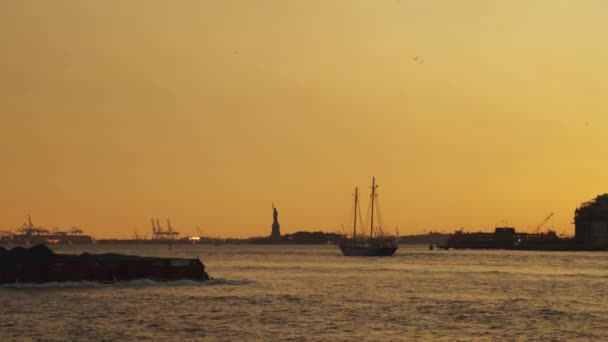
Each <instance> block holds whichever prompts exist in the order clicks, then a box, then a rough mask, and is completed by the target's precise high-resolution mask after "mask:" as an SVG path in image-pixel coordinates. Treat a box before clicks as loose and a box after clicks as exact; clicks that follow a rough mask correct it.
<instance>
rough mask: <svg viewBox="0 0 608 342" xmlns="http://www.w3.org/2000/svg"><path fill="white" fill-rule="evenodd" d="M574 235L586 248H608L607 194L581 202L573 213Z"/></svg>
mask: <svg viewBox="0 0 608 342" xmlns="http://www.w3.org/2000/svg"><path fill="white" fill-rule="evenodd" d="M574 224H575V228H574V235H575V239H576V241H577V242H579V243H582V244H584V245H585V246H586V247H588V248H597V249H608V194H603V195H599V196H597V197H596V198H595V199H594V200H592V201H590V202H586V203H583V204H581V206H580V207H579V208H577V209H576V211H575V213H574Z"/></svg>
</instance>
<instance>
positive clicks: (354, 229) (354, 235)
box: [353, 188, 359, 244]
mask: <svg viewBox="0 0 608 342" xmlns="http://www.w3.org/2000/svg"><path fill="white" fill-rule="evenodd" d="M358 201H359V188H355V219H354V223H353V244H354V243H355V241H356V240H355V237H356V236H357V202H358Z"/></svg>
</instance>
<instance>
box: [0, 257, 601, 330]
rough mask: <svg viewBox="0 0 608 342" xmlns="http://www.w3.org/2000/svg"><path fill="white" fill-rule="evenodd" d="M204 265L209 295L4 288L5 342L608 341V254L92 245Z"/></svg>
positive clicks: (201, 289)
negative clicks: (372, 253) (354, 253)
mask: <svg viewBox="0 0 608 342" xmlns="http://www.w3.org/2000/svg"><path fill="white" fill-rule="evenodd" d="M52 248H53V249H54V250H55V251H56V252H59V253H81V252H84V251H87V252H92V253H102V252H117V253H126V254H136V255H149V256H163V257H167V256H175V257H200V258H201V259H202V260H203V262H204V263H205V265H206V266H207V270H208V272H209V274H210V275H211V276H212V277H214V278H215V279H214V280H212V281H209V282H206V283H195V282H190V281H178V282H173V283H158V282H153V281H146V280H143V281H135V282H129V283H122V284H96V283H83V282H77V283H66V284H45V285H24V284H18V285H4V286H0V317H2V319H1V320H0V340H1V341H10V340H49V341H65V340H79V341H81V340H95V341H99V340H105V341H127V340H152V341H169V340H173V341H177V340H201V341H256V340H259V341H402V340H411V341H414V340H446V341H458V340H462V341H468V340H480V341H493V340H500V341H502V340H507V341H510V340H522V341H525V340H536V341H547V340H563V341H574V340H584V341H588V340H608V267H606V265H607V264H608V253H604V252H523V251H496V250H493V251H481V250H480V251H468V250H457V251H453V250H451V251H438V250H434V251H431V250H428V249H427V248H426V246H401V247H400V249H399V250H398V251H397V253H396V254H395V256H393V257H384V258H382V257H372V258H357V257H344V256H342V255H341V253H340V251H339V250H338V248H337V247H336V246H286V245H283V246H262V245H257V246H256V245H222V246H213V245H198V246H192V245H177V246H175V245H174V246H173V248H172V250H171V251H170V250H169V249H168V248H167V246H160V245H158V246H154V245H115V246H111V245H91V246H54V247H52Z"/></svg>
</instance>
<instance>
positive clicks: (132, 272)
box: [0, 245, 210, 283]
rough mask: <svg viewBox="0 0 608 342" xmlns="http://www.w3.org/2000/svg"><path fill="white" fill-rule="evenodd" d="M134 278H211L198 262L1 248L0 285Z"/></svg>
mask: <svg viewBox="0 0 608 342" xmlns="http://www.w3.org/2000/svg"><path fill="white" fill-rule="evenodd" d="M136 279H151V280H155V281H174V280H195V281H205V280H208V279H210V277H209V275H208V274H207V272H205V265H203V263H202V262H201V261H200V260H199V259H182V258H157V257H140V256H133V255H123V254H113V253H106V254H89V253H82V254H80V255H70V254H56V253H54V252H53V251H52V250H50V249H49V248H48V247H46V246H45V245H37V246H34V247H32V248H29V249H28V248H23V247H15V248H13V249H11V250H6V249H4V248H2V247H0V283H20V282H23V283H47V282H66V281H94V282H102V283H109V282H115V281H129V280H136Z"/></svg>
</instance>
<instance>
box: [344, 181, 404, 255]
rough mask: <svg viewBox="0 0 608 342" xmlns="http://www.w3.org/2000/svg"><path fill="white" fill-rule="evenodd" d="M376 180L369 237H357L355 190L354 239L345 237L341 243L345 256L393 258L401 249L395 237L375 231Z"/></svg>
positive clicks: (356, 199) (357, 196) (373, 182)
mask: <svg viewBox="0 0 608 342" xmlns="http://www.w3.org/2000/svg"><path fill="white" fill-rule="evenodd" d="M376 188H377V185H376V178H375V177H374V178H372V195H371V220H370V229H369V236H363V235H361V236H357V208H358V207H359V190H358V188H355V205H354V212H355V218H354V222H353V236H352V238H348V237H345V238H344V239H342V241H340V244H339V246H340V250H341V251H342V254H344V256H392V255H393V254H395V252H396V251H397V249H398V248H399V240H398V238H397V237H395V236H390V235H386V234H384V233H383V232H382V229H380V228H378V229H374V207H375V205H376V204H375V199H376ZM374 233H376V234H375V235H374Z"/></svg>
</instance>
